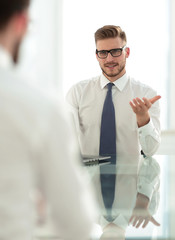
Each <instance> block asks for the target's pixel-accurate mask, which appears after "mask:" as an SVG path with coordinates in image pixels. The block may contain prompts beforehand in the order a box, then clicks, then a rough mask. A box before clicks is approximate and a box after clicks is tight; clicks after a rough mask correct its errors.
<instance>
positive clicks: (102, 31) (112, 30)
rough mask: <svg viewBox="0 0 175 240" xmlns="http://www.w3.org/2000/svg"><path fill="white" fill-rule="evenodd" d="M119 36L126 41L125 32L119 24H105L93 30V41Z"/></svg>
mask: <svg viewBox="0 0 175 240" xmlns="http://www.w3.org/2000/svg"><path fill="white" fill-rule="evenodd" d="M116 37H119V38H121V39H122V40H123V41H124V42H127V38H126V34H125V32H124V31H123V30H122V29H121V27H119V26H114V25H105V26H103V27H102V28H99V29H98V30H97V31H96V32H95V43H97V41H98V40H103V39H108V38H116Z"/></svg>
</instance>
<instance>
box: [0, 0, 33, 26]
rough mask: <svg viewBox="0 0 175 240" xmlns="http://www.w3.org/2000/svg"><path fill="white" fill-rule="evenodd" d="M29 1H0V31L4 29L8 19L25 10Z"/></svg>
mask: <svg viewBox="0 0 175 240" xmlns="http://www.w3.org/2000/svg"><path fill="white" fill-rule="evenodd" d="M29 4H30V0H0V29H2V28H4V27H5V26H6V24H7V23H8V21H9V20H10V18H11V17H12V16H13V15H14V14H16V13H20V12H22V11H23V10H25V9H26V8H27V7H28V6H29Z"/></svg>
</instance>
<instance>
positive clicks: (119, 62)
mask: <svg viewBox="0 0 175 240" xmlns="http://www.w3.org/2000/svg"><path fill="white" fill-rule="evenodd" d="M125 44H126V43H125V42H123V41H122V39H121V38H119V37H116V38H108V39H103V40H98V41H97V44H96V48H97V50H98V51H101V50H111V49H116V48H122V47H124V46H125ZM128 56H129V48H126V49H123V51H122V54H121V55H120V56H119V57H113V56H112V55H111V53H108V56H107V57H106V58H104V59H101V58H99V57H98V56H97V54H96V57H97V60H98V62H99V65H100V67H101V69H102V71H103V74H104V75H105V77H107V78H108V79H109V80H110V81H111V82H113V81H115V80H117V79H118V78H120V77H122V76H123V75H124V74H125V72H126V70H125V66H126V58H127V57H128Z"/></svg>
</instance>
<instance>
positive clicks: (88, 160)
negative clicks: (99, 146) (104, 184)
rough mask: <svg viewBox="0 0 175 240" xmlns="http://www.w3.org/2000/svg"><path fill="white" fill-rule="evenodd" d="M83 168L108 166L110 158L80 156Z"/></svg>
mask: <svg viewBox="0 0 175 240" xmlns="http://www.w3.org/2000/svg"><path fill="white" fill-rule="evenodd" d="M82 158H83V163H84V165H85V166H96V165H106V164H110V158H111V157H110V156H88V155H84V156H82Z"/></svg>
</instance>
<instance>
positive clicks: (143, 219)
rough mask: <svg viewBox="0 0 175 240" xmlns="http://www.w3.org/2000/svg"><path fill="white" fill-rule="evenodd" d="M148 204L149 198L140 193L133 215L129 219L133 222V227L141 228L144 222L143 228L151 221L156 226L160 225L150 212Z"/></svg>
mask: <svg viewBox="0 0 175 240" xmlns="http://www.w3.org/2000/svg"><path fill="white" fill-rule="evenodd" d="M148 206H149V198H147V197H146V196H145V195H143V194H141V193H138V194H137V199H136V205H135V207H134V210H133V212H132V216H131V218H130V219H129V223H131V224H132V225H133V227H136V228H139V227H140V226H141V225H142V224H143V225H142V228H145V227H146V226H147V225H148V223H149V222H152V223H153V224H154V225H156V226H160V224H159V223H158V222H157V221H156V220H155V219H154V218H153V217H152V216H151V214H150V213H149V211H148Z"/></svg>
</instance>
